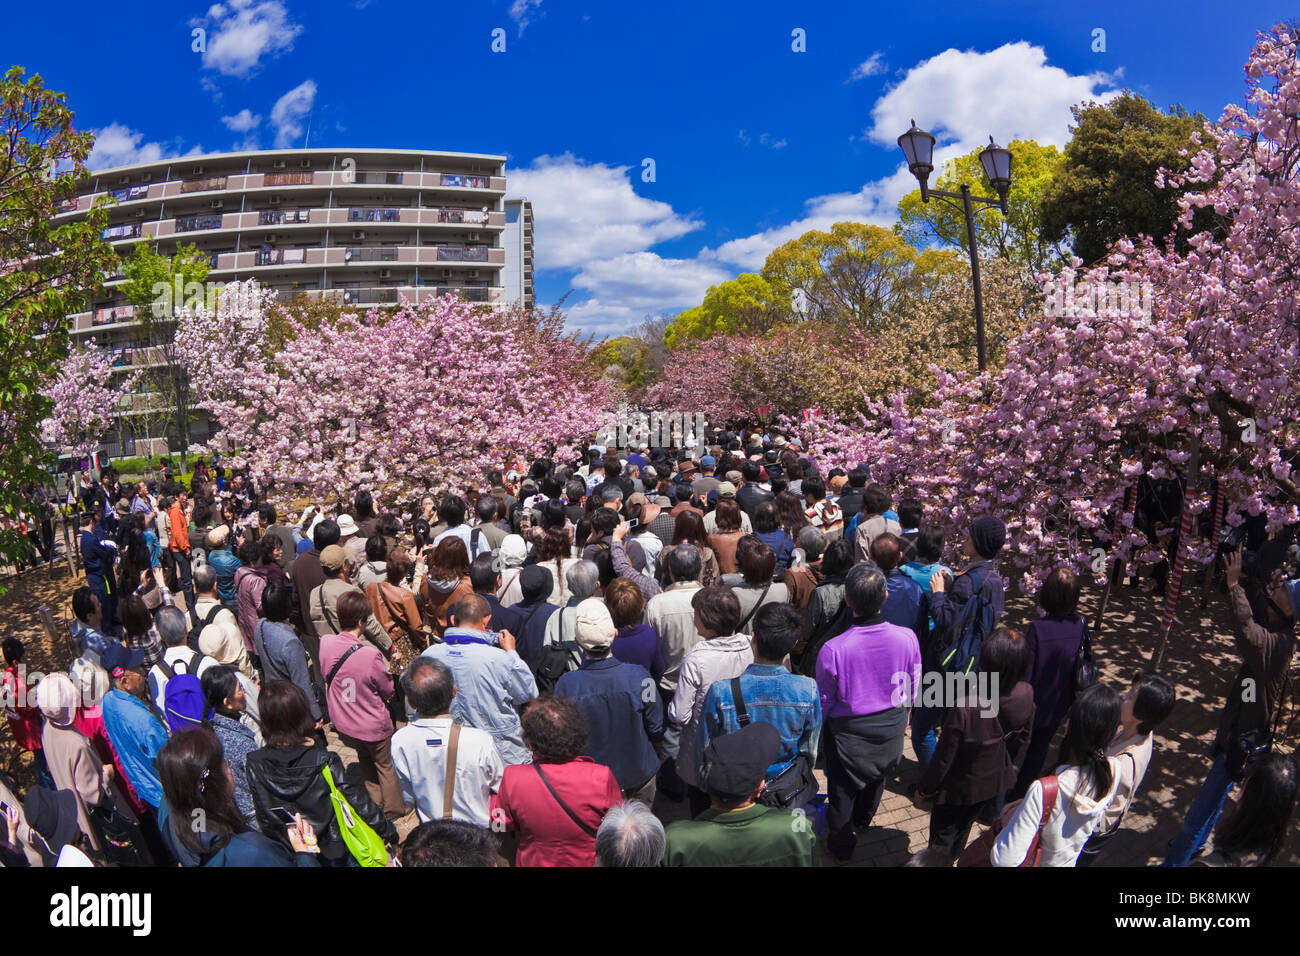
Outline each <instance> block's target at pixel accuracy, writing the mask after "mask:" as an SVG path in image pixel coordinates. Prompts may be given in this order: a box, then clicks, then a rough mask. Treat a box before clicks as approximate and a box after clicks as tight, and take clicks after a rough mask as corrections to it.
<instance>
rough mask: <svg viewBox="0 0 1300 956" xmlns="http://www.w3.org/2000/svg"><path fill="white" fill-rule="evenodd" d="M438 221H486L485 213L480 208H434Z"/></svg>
mask: <svg viewBox="0 0 1300 956" xmlns="http://www.w3.org/2000/svg"><path fill="white" fill-rule="evenodd" d="M436 211H437V213H438V221H439V222H468V223H474V224H482V223H485V222H487V221H488V217H487V213H485V212H483V210H481V209H446V208H441V209H438V210H436Z"/></svg>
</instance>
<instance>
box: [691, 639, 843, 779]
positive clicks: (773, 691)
mask: <svg viewBox="0 0 1300 956" xmlns="http://www.w3.org/2000/svg"><path fill="white" fill-rule="evenodd" d="M740 696H741V697H743V698H744V699H745V712H746V713H747V714H749V722H750V723H759V722H761V723H765V724H771V725H772V726H773V727H775V728H776V729H777V732H778V733H780V735H781V753H780V754H779V755H778V756H777V759H776V762H775V763H773V764H772V765H771V766H770V767H768V768H767V775H766V778H767V779H768V780H771V779H772V778H773V777H775V776H776V775H777V774H779V773H780V772H781V771H783V770H785V768H786V767H788V766H790V764H792V763H794V758H795V757H797V756H798V755H799V754H800V753H805V754H807V755H808V759H809V760H811V761H813V762H814V763H815V762H816V761H817V743H818V740H819V739H820V738H821V732H822V702H821V695H820V693H818V690H817V682H816V681H815V680H813V679H812V678H811V677H800V676H799V675H797V674H791V673H790V672H789V671H788V670H786V669H785V668H784V667H782V666H781V665H780V664H750V665H749V666H748V667H746V668H745V670H744V673H742V674H741V675H740ZM739 729H740V719H739V718H738V717H737V716H736V700H735V698H734V697H733V696H732V693H731V681H729V680H720V681H715V682H714V683H713V684H712V685H711V686H710V687H709V692H708V694H706V695H705V697H704V709H703V710H701V711H700V723H699V726H698V727H697V728H696V731H695V741H696V747H695V752H696V753H697V754H702V753H704V748H705V747H706V746H707V745H708V743H709V741H710V740H712V739H713V738H714V737H720V736H722V735H723V734H731V733H735V732H736V731H737V730H739Z"/></svg>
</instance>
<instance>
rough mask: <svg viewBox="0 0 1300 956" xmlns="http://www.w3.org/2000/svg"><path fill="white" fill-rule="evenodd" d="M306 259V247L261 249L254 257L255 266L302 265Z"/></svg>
mask: <svg viewBox="0 0 1300 956" xmlns="http://www.w3.org/2000/svg"><path fill="white" fill-rule="evenodd" d="M306 261H307V250H306V249H260V250H258V252H257V255H256V256H254V257H253V265H255V266H278V265H302V264H303V263H304V262H306Z"/></svg>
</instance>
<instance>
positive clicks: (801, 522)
mask: <svg viewBox="0 0 1300 956" xmlns="http://www.w3.org/2000/svg"><path fill="white" fill-rule="evenodd" d="M772 503H773V504H775V505H776V516H777V520H778V521H780V523H781V530H782V531H784V532H785V533H786V534H788V535H789V536H790V540H792V541H798V540H799V532H800V531H802V530H803V529H804V528H806V527H807V526H808V525H809V524H810V522H809V521H808V515H807V514H806V513H805V512H804V503H803V499H801V498H800V497H799V496H798V495H796V494H795V493H794V492H793V491H790V490H789V489H787V490H785V491H783V492H781V493H780V494H779V495H777V496H776V497H775V498H773V499H772Z"/></svg>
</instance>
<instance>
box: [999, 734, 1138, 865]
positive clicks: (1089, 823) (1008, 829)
mask: <svg viewBox="0 0 1300 956" xmlns="http://www.w3.org/2000/svg"><path fill="white" fill-rule="evenodd" d="M1110 760H1111V782H1110V790H1108V791H1107V792H1106V793H1103V794H1101V795H1100V796H1098V797H1093V796H1090V795H1088V792H1087V791H1088V790H1090V788H1091V787H1092V779H1091V774H1086V773H1085V772H1083V771H1081V770H1080V768H1078V767H1067V766H1061V767H1058V768H1057V770H1056V779H1057V793H1056V805H1055V806H1053V807H1052V812H1051V815H1050V816H1048V818H1047V822H1046V824H1044V825H1043V835H1042V837H1041V838H1040V846H1041V848H1042V855H1041V856H1040V857H1039V860H1038V865H1039V866H1074V864H1075V862H1076V861H1077V860H1078V859H1079V853H1080V852H1081V851H1082V850H1083V845H1084V844H1085V843H1087V842H1088V837H1090V836H1092V831H1093V830H1095V829H1096V828H1097V824H1098V823H1100V822H1101V820H1102V818H1103V817H1104V816H1105V815H1106V808H1107V807H1109V806H1110V803H1111V801H1112V800H1114V799H1115V789H1116V786H1117V785H1118V783H1119V779H1118V778H1117V776H1116V775H1115V767H1114V758H1110ZM1042 817H1043V785H1042V782H1041V781H1038V780H1035V781H1034V782H1033V783H1031V784H1030V785H1029V789H1028V790H1027V791H1026V792H1025V798H1024V800H1022V801H1020V808H1019V809H1018V810H1017V811H1016V812H1015V814H1014V815H1013V816H1012V817H1011V820H1010V821H1009V822H1008V823H1007V825H1006V826H1005V827H1003V829H1002V832H1001V833H1000V834H998V839H997V842H996V843H994V844H993V850H992V852H991V853H990V854H989V862H990V863H992V864H993V865H994V866H1020V864H1021V863H1023V862H1024V860H1025V857H1026V856H1027V855H1028V853H1029V847H1030V845H1031V844H1032V843H1033V842H1034V834H1035V833H1037V832H1038V824H1039V821H1040V820H1042Z"/></svg>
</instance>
